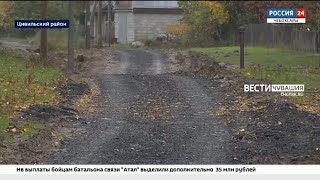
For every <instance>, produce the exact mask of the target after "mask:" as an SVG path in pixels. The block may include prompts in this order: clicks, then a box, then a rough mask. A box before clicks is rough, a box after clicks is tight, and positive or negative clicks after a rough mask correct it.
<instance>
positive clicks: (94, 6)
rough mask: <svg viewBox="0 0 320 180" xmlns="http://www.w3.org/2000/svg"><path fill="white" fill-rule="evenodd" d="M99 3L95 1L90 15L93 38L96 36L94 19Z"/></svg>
mask: <svg viewBox="0 0 320 180" xmlns="http://www.w3.org/2000/svg"><path fill="white" fill-rule="evenodd" d="M96 7H97V1H94V4H93V8H92V11H91V15H90V34H91V36H93V34H94V18H95V14H96Z"/></svg>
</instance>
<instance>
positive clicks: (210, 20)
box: [179, 1, 229, 45]
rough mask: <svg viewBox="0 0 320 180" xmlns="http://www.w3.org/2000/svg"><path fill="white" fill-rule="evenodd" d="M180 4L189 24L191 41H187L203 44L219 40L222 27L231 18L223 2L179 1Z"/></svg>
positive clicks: (184, 19) (184, 21)
mask: <svg viewBox="0 0 320 180" xmlns="http://www.w3.org/2000/svg"><path fill="white" fill-rule="evenodd" d="M179 6H180V7H181V8H182V9H183V11H184V18H183V23H186V24H187V25H188V26H189V29H188V31H187V34H186V36H187V37H186V39H189V40H190V42H186V43H197V44H199V45H201V44H203V43H207V42H208V41H209V42H216V41H218V40H219V38H220V36H219V35H220V31H221V27H222V25H223V24H225V23H227V22H228V20H229V15H228V13H227V11H226V10H225V7H224V5H223V4H222V3H220V2H218V1H179ZM191 41H192V42H191ZM195 41H196V42H195Z"/></svg>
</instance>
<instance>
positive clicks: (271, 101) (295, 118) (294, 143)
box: [167, 50, 320, 164]
mask: <svg viewBox="0 0 320 180" xmlns="http://www.w3.org/2000/svg"><path fill="white" fill-rule="evenodd" d="M167 54H168V55H169V57H170V59H171V61H172V62H173V63H172V64H173V66H172V67H173V68H175V69H176V70H177V73H182V74H192V75H193V76H205V77H207V78H208V79H211V80H213V81H220V82H221V85H220V87H219V89H220V91H221V92H224V96H223V99H224V100H223V101H222V102H221V103H220V104H219V107H218V108H217V109H216V110H213V111H212V115H213V116H215V117H217V118H219V119H220V120H221V121H223V122H224V123H225V124H227V125H228V126H229V127H230V128H231V129H232V134H233V135H232V139H230V141H232V143H233V144H234V152H235V154H237V156H236V157H235V160H236V161H237V162H240V163H254V164H319V163H320V121H319V119H320V114H318V113H317V112H316V111H310V110H308V109H303V108H301V107H300V106H298V105H296V104H294V103H293V101H292V99H291V98H289V97H282V96H280V94H275V93H245V92H243V85H244V84H254V83H263V84H265V83H271V82H269V81H266V80H263V79H253V78H249V77H245V76H242V75H239V74H236V73H232V72H230V71H228V70H226V69H225V67H221V66H219V64H218V63H217V62H215V61H214V59H212V58H210V57H208V56H205V55H202V54H199V53H195V52H185V51H183V52H177V51H173V50H169V51H167ZM313 100H315V99H313ZM318 103H319V100H318Z"/></svg>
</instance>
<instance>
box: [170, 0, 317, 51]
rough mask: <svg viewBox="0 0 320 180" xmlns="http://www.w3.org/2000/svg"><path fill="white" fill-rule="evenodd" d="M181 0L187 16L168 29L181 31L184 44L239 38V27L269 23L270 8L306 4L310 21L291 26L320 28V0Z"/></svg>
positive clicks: (297, 6)
mask: <svg viewBox="0 0 320 180" xmlns="http://www.w3.org/2000/svg"><path fill="white" fill-rule="evenodd" d="M178 3H179V6H180V7H181V8H182V9H183V11H184V18H183V19H182V22H181V23H180V24H176V25H170V26H168V27H167V28H166V31H167V33H168V34H172V35H175V34H179V37H180V39H181V42H182V44H184V45H192V44H197V45H199V46H207V45H211V44H217V43H227V44H228V43H231V42H234V41H236V40H237V39H238V36H237V31H238V30H237V29H238V28H239V27H240V26H242V25H245V24H259V23H266V9H267V8H300V7H303V8H305V9H306V21H307V23H305V24H291V26H292V27H294V28H297V29H300V30H316V31H317V30H318V31H319V30H320V1H183V0H180V1H179V2H178ZM185 27H188V28H185ZM182 32H183V33H182Z"/></svg>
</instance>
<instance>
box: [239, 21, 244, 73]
mask: <svg viewBox="0 0 320 180" xmlns="http://www.w3.org/2000/svg"><path fill="white" fill-rule="evenodd" d="M244 30H245V28H244V27H243V26H240V27H239V42H240V69H243V68H244Z"/></svg>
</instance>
